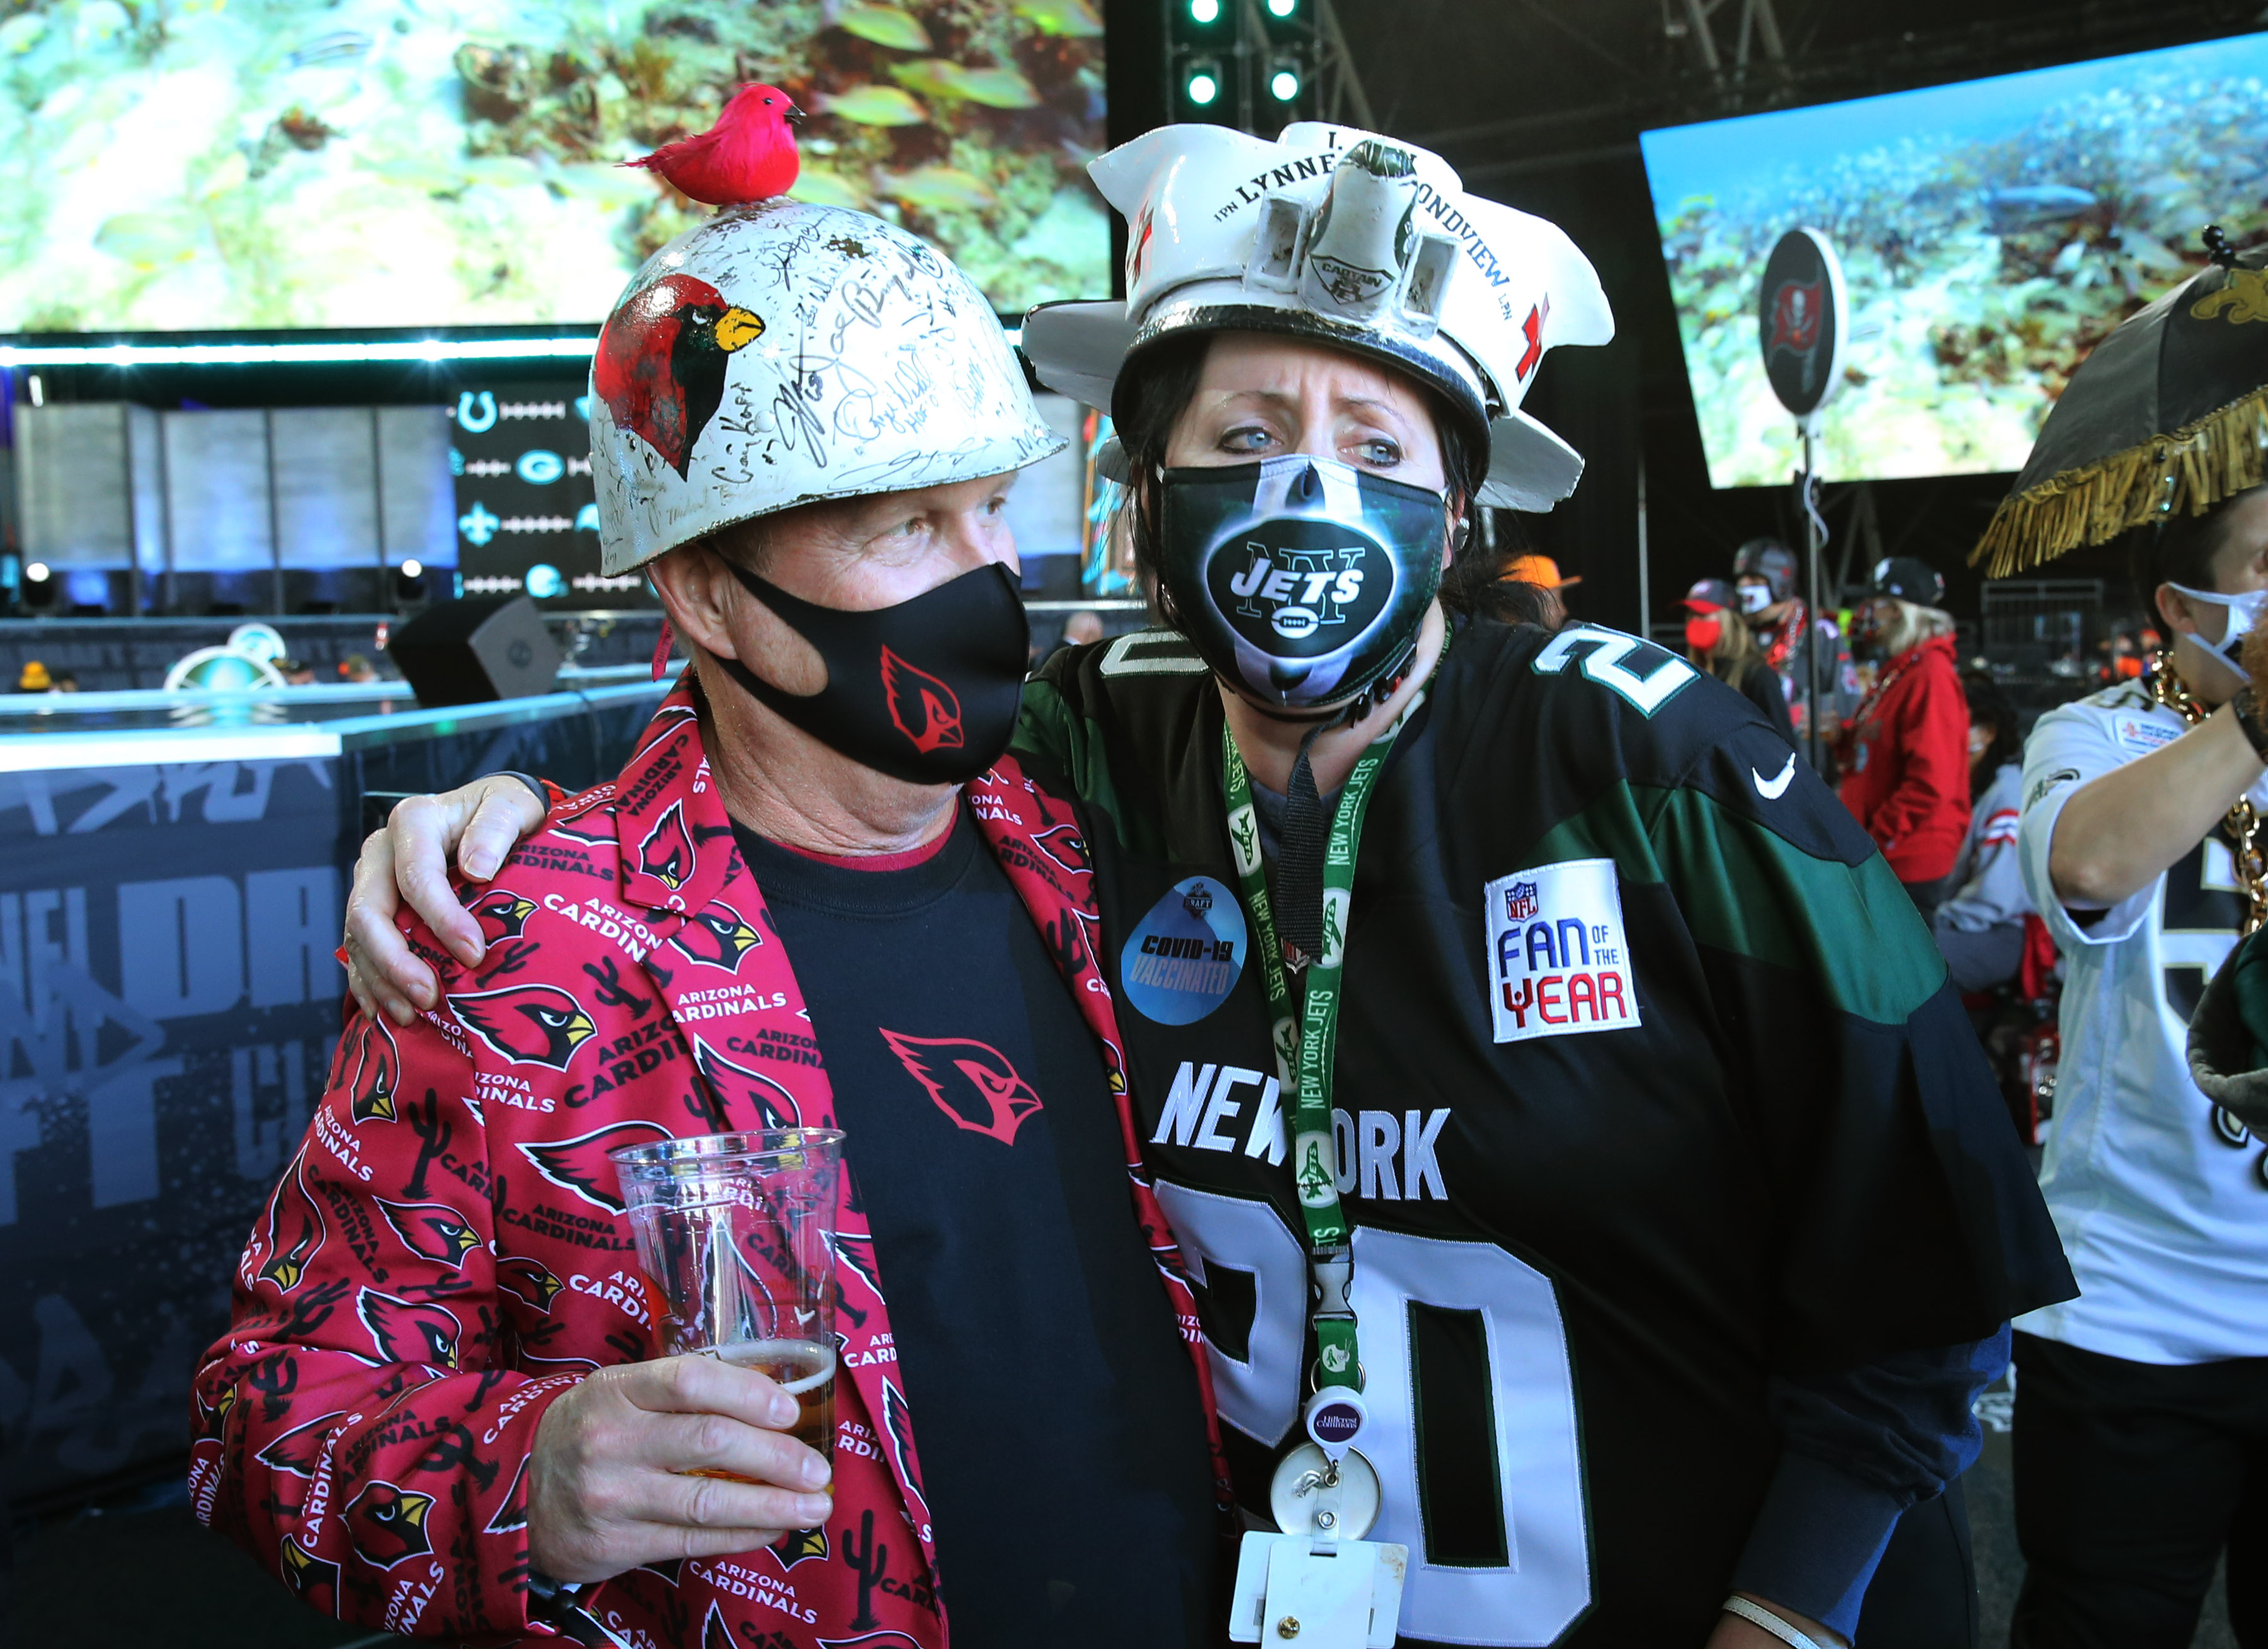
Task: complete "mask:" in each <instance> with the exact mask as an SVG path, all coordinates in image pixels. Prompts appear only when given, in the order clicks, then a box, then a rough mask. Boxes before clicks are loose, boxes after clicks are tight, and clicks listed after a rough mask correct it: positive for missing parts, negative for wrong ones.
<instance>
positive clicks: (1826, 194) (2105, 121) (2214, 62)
mask: <svg viewBox="0 0 2268 1649" xmlns="http://www.w3.org/2000/svg"><path fill="white" fill-rule="evenodd" d="M2264 132H2268V34H2252V35H2245V36H2242V37H2241V38H2238V39H2234V40H2217V41H2213V42H2209V43H2207V44H2205V45H2199V46H2187V47H2180V48H2175V49H2173V50H2169V51H2158V52H2145V53H2140V54H2138V55H2133V56H2127V57H2112V58H2104V59H2101V60H2099V61H2096V62H2093V63H2073V64H2069V65H2067V66H2065V67H2062V68H2058V69H2043V70H2036V71H2034V72H2031V73H2029V74H2021V75H2006V76H2000V77H1995V78H1992V79H1989V80H1972V81H1966V82H1963V83H1962V84H1960V85H1949V86H1937V87H1933V88H1930V89H1928V90H1926V91H1920V92H1898V93H1895V94H1893V95H1890V96H1888V97H1878V98H1866V99H1859V100H1857V101H1854V102H1848V103H1832V104H1825V105H1822V106H1820V107H1814V108H1805V109H1790V110H1786V111H1782V112H1779V113H1776V114H1758V115H1749V116H1746V117H1743V118H1742V119H1738V120H1728V121H1710V122H1708V123H1706V124H1704V125H1697V126H1680V127H1673V128H1670V129H1666V130H1661V131H1652V132H1647V133H1646V134H1644V135H1643V136H1642V138H1641V140H1640V143H1641V147H1642V149H1643V151H1644V153H1645V157H1646V178H1647V183H1648V187H1649V188H1650V189H1651V191H1652V194H1653V205H1654V214H1655V217H1656V218H1657V219H1658V221H1659V224H1660V226H1661V245H1662V254H1663V256H1664V258H1665V259H1666V260H1667V261H1668V266H1669V281H1670V287H1671V291H1672V293H1673V295H1674V297H1675V300H1676V306H1677V320H1678V332H1679V335H1680V337H1681V339H1682V340H1683V344H1684V349H1685V369H1686V372H1687V374H1688V376H1689V377H1690V380H1691V382H1692V386H1693V400H1694V404H1695V406H1696V408H1697V409H1698V411H1699V414H1700V420H1701V438H1702V444H1703V445H1704V447H1705V449H1706V451H1707V454H1708V460H1709V475H1710V480H1711V482H1712V483H1713V484H1714V485H1716V486H1719V487H1739V486H1758V485H1764V484H1768V483H1777V482H1785V481H1786V479H1787V477H1788V474H1789V471H1790V468H1791V467H1793V465H1794V464H1795V462H1796V459H1797V453H1798V442H1797V438H1796V433H1795V430H1794V427H1793V421H1792V420H1791V419H1790V418H1789V416H1788V415H1787V414H1786V412H1785V411H1783V410H1782V409H1781V408H1780V407H1779V405H1778V402H1777V401H1774V400H1773V398H1772V394H1771V389H1770V387H1769V386H1767V385H1766V383H1765V381H1764V364H1763V358H1762V356H1761V354H1760V352H1759V350H1758V348H1757V337H1756V297H1757V288H1758V286H1759V284H1760V283H1761V281H1762V277H1763V273H1764V260H1765V258H1766V257H1767V256H1768V255H1769V254H1771V247H1772V244H1773V242H1774V241H1776V240H1777V239H1778V238H1779V237H1780V235H1781V234H1783V233H1784V232H1786V231H1787V230H1790V229H1793V228H1797V227H1799V226H1808V227H1810V228H1815V229H1819V230H1822V231H1823V232H1825V233H1826V234H1827V236H1828V237H1829V238H1830V239H1831V240H1832V241H1833V243H1834V245H1835V248H1836V251H1837V254H1839V255H1840V257H1841V259H1842V263H1843V269H1844V275H1845V282H1846V284H1847V286H1848V288H1849V291H1850V301H1851V316H1852V340H1851V345H1850V351H1849V355H1848V357H1847V359H1848V374H1847V379H1846V382H1845V386H1844V387H1843V390H1842V392H1841V394H1840V396H1839V398H1838V399H1837V400H1836V401H1834V402H1832V403H1831V404H1830V406H1829V407H1828V409H1827V410H1826V412H1825V413H1824V415H1823V438H1824V451H1823V454H1822V457H1821V462H1820V468H1821V470H1822V473H1823V474H1824V475H1828V476H1829V477H1830V478H1836V479H1843V480H1859V479H1886V478H1889V477H1893V476H1902V475H1955V474H1963V473H1978V472H1986V471H1995V470H2014V469H2017V468H2020V467H2022V464H2023V460H2024V456H2025V454H2026V453H2027V452H2028V451H2029V449H2030V447H2031V444H2032V439H2033V438H2034V437H2035V436H2036V434H2037V433H2038V431H2039V427H2040V423H2041V421H2042V420H2043V418H2045V417H2046V416H2047V411H2048V409H2049V408H2050V407H2051V405H2053V404H2054V401H2055V399H2056V397H2057V396H2058V394H2061V393H2062V391H2063V386H2064V384H2065V382H2066V380H2067V379H2069V378H2070V376H2071V374H2072V372H2073V369H2075V368H2076V367H2077V366H2078V364H2079V363H2080V361H2081V360H2083V359H2084V358H2085V357H2086V356H2087V353H2088V350H2090V349H2092V348H2093V347H2094V346H2095V343H2096V342H2099V341H2100V340H2101V339H2102V337H2103V336H2104V335H2106V334H2108V333H2109V332H2110V330H2111V329H2112V328H2115V327H2116V326H2117V324H2118V323H2119V322H2120V321H2122V320H2125V319H2126V318H2127V317H2128V316H2129V315H2131V314H2132V313H2135V312H2136V311H2137V310H2139V309H2140V308H2141V307H2142V306H2144V305H2146V304H2147V303H2148V302H2149V301H2150V300H2151V299H2152V298H2155V297H2157V296H2158V295H2159V294H2161V293H2162V292H2164V291H2167V290H2168V289H2169V288H2170V287H2172V286H2174V285H2176V283H2179V282H2180V281H2182V280H2183V279H2184V278H2186V277H2187V276H2189V275H2190V274H2191V273H2193V272H2194V271H2195V270H2196V269H2199V268H2201V267H2202V266H2203V265H2204V262H2205V254H2204V250H2203V247H2202V245H2201V243H2200V241H2199V239H2198V232H2199V231H2201V230H2202V229H2204V227H2205V225H2207V224H2212V223H2217V224H2220V225H2222V226H2223V227H2224V228H2225V229H2227V230H2228V233H2229V236H2230V238H2231V239H2233V240H2235V242H2236V244H2237V245H2238V246H2240V247H2245V246H2250V245H2254V244H2257V243H2258V242H2260V241H2262V240H2268V141H2264V139H2263V134H2264Z"/></svg>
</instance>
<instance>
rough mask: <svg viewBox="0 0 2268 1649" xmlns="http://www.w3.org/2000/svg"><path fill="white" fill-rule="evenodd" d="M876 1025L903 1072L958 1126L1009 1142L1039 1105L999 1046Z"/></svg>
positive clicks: (1002, 1142)
mask: <svg viewBox="0 0 2268 1649" xmlns="http://www.w3.org/2000/svg"><path fill="white" fill-rule="evenodd" d="M874 1028H875V1029H876V1030H878V1031H881V1033H882V1040H883V1041H884V1042H887V1043H889V1045H890V1051H891V1052H892V1053H894V1054H895V1055H896V1056H898V1063H899V1064H902V1065H903V1066H904V1067H905V1068H906V1074H907V1075H909V1076H910V1077H912V1078H913V1079H914V1080H915V1081H917V1082H918V1083H920V1084H921V1085H922V1086H923V1087H924V1088H926V1089H928V1090H929V1096H930V1098H931V1099H932V1100H934V1101H937V1108H938V1109H939V1110H940V1111H943V1112H944V1113H945V1114H946V1115H947V1116H949V1117H951V1118H952V1119H953V1123H954V1127H956V1128H965V1129H967V1130H968V1131H969V1132H970V1133H972V1134H983V1135H985V1136H986V1137H990V1138H992V1139H997V1140H998V1141H999V1142H1000V1143H1001V1144H1002V1145H1014V1144H1015V1143H1016V1130H1018V1129H1020V1128H1021V1127H1022V1126H1023V1125H1024V1119H1025V1118H1026V1117H1027V1116H1029V1115H1032V1114H1033V1113H1034V1112H1035V1111H1037V1110H1038V1109H1040V1108H1041V1102H1040V1096H1039V1095H1038V1094H1037V1093H1034V1092H1033V1091H1032V1085H1031V1084H1030V1083H1028V1082H1027V1081H1025V1080H1024V1078H1021V1077H1020V1076H1019V1075H1017V1074H1016V1067H1015V1066H1013V1065H1012V1064H1009V1063H1008V1057H1007V1056H1006V1055H1005V1054H1003V1053H1002V1052H1001V1051H1000V1050H999V1049H997V1048H994V1047H991V1046H990V1045H989V1044H987V1043H984V1042H972V1041H969V1040H968V1039H966V1038H962V1037H929V1036H905V1035H902V1034H899V1033H898V1032H896V1031H893V1030H885V1029H883V1027H880V1026H879V1025H878V1026H876V1027H874Z"/></svg>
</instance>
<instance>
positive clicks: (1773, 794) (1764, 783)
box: [1749, 750, 1795, 801]
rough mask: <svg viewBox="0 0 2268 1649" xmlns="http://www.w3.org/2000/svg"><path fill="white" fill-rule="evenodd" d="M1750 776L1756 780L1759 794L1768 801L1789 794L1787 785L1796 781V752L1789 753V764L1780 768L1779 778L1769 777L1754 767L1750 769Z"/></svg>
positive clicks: (1776, 799)
mask: <svg viewBox="0 0 2268 1649" xmlns="http://www.w3.org/2000/svg"><path fill="white" fill-rule="evenodd" d="M1749 777H1750V778H1752V779H1754V780H1756V794H1757V795H1759V796H1761V797H1763V798H1764V799H1765V800H1766V801H1778V799H1780V798H1781V797H1783V796H1785V795H1786V794H1787V787H1788V786H1789V785H1790V784H1793V783H1794V782H1795V752H1794V751H1793V750H1791V751H1789V752H1788V753H1787V765H1786V767H1784V768H1782V769H1780V770H1779V777H1778V778H1775V779H1767V778H1766V777H1764V775H1763V774H1761V773H1759V772H1757V771H1756V769H1754V768H1750V769H1749Z"/></svg>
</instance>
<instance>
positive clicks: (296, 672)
mask: <svg viewBox="0 0 2268 1649" xmlns="http://www.w3.org/2000/svg"><path fill="white" fill-rule="evenodd" d="M276 672H277V673H278V674H281V675H282V676H283V678H284V686H286V687H313V686H314V685H315V666H313V665H312V664H309V663H308V662H307V661H306V659H277V660H276Z"/></svg>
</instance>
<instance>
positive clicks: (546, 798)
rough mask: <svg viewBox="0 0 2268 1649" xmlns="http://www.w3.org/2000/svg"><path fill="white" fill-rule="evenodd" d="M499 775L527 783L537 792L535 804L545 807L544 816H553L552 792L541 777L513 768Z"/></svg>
mask: <svg viewBox="0 0 2268 1649" xmlns="http://www.w3.org/2000/svg"><path fill="white" fill-rule="evenodd" d="M497 777H498V778H516V779H518V780H519V782H520V783H521V784H525V785H527V788H528V789H530V790H532V791H534V792H535V805H536V806H539V807H541V808H542V809H543V816H544V817H545V818H547V819H549V817H550V816H551V792H550V791H548V790H546V789H544V788H543V781H542V780H541V779H540V778H537V777H534V776H533V775H531V774H527V773H522V772H519V771H517V770H516V769H512V768H506V769H504V771H503V772H501V773H499V774H497Z"/></svg>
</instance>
